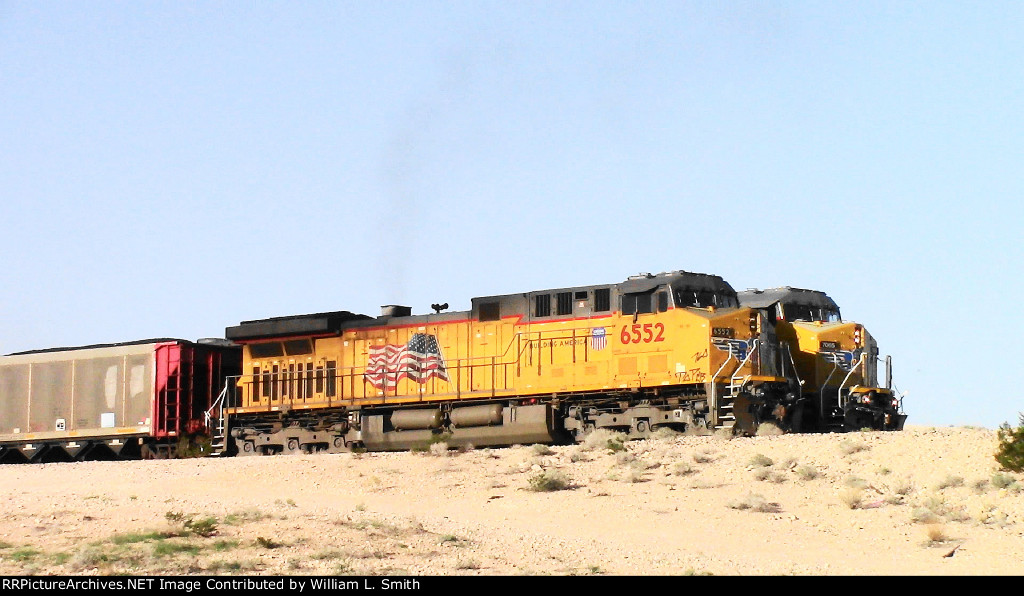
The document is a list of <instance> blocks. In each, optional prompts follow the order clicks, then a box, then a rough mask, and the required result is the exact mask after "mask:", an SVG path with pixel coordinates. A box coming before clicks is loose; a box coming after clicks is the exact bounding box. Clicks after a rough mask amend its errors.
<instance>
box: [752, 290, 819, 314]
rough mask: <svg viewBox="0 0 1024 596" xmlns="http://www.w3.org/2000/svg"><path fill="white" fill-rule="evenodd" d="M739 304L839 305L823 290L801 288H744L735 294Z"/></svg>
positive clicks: (766, 305)
mask: <svg viewBox="0 0 1024 596" xmlns="http://www.w3.org/2000/svg"><path fill="white" fill-rule="evenodd" d="M737 297H739V299H740V304H742V305H743V306H749V307H751V308H765V307H768V306H771V305H773V304H775V303H776V302H781V303H783V304H805V305H807V306H814V307H818V308H827V309H832V310H837V311H838V310H839V305H837V304H836V303H835V301H834V300H832V299H831V298H829V297H828V294H826V293H825V292H819V291H818V290H805V289H803V288H791V287H789V286H785V287H782V288H771V289H768V290H755V289H751V290H744V291H742V292H739V293H738V294H737Z"/></svg>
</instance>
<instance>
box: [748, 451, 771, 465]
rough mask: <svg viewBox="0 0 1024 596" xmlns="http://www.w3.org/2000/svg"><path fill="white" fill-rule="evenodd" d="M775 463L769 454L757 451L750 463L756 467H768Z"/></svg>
mask: <svg viewBox="0 0 1024 596" xmlns="http://www.w3.org/2000/svg"><path fill="white" fill-rule="evenodd" d="M774 463H775V462H774V461H772V458H770V457H768V456H767V455H763V454H761V453H757V454H755V455H754V457H752V458H750V462H749V465H751V466H753V467H755V468H767V467H769V466H771V465H773V464H774Z"/></svg>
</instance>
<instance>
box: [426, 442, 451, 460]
mask: <svg viewBox="0 0 1024 596" xmlns="http://www.w3.org/2000/svg"><path fill="white" fill-rule="evenodd" d="M430 455H433V456H435V457H448V443H445V442H444V441H441V442H439V443H431V444H430Z"/></svg>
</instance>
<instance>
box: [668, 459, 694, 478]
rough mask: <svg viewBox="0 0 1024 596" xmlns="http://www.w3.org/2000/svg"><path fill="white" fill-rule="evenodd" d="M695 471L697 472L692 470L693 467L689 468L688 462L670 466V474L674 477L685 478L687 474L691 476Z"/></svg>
mask: <svg viewBox="0 0 1024 596" xmlns="http://www.w3.org/2000/svg"><path fill="white" fill-rule="evenodd" d="M696 471H697V470H694V469H693V466H691V465H690V464H689V462H685V461H679V462H676V463H674V464H672V473H673V474H675V475H676V476H687V475H689V474H693V473H694V472H696Z"/></svg>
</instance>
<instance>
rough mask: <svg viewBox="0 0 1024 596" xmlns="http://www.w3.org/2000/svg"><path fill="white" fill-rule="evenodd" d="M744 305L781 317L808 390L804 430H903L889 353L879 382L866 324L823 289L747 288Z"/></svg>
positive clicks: (876, 352) (781, 326)
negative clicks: (845, 314)
mask: <svg viewBox="0 0 1024 596" xmlns="http://www.w3.org/2000/svg"><path fill="white" fill-rule="evenodd" d="M739 299H740V302H741V304H744V305H746V306H750V307H752V308H759V309H763V310H765V311H770V312H772V313H774V314H775V315H776V317H777V318H778V321H779V322H778V332H779V338H780V340H781V341H782V342H784V343H786V344H787V345H789V346H790V349H791V350H792V354H793V363H794V366H795V367H796V372H797V374H798V375H799V377H800V380H801V382H802V384H803V388H804V392H805V393H806V394H807V398H808V399H807V400H806V409H805V411H804V413H803V426H804V430H821V431H825V430H859V429H861V428H872V429H876V430H900V429H902V428H903V422H904V421H905V420H906V415H905V414H903V413H902V412H901V403H900V400H899V398H898V397H897V396H896V395H895V393H894V391H893V390H892V382H891V378H892V377H891V369H890V363H891V360H890V359H889V358H886V359H885V364H886V375H885V379H886V380H885V386H880V384H879V382H878V362H879V360H880V358H879V350H878V343H877V341H875V339H874V338H873V337H872V336H871V334H870V333H868V331H867V329H865V328H864V327H863V326H862V325H860V324H858V323H855V322H852V321H844V320H843V319H842V316H841V314H840V310H839V306H838V305H837V304H836V303H835V301H833V300H832V299H831V298H830V297H829V296H828V295H826V294H825V293H824V292H819V291H815V290H805V289H800V288H791V287H784V288H775V289H771V290H747V291H745V292H740V293H739Z"/></svg>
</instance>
